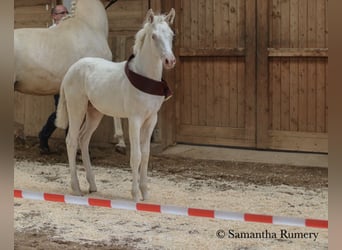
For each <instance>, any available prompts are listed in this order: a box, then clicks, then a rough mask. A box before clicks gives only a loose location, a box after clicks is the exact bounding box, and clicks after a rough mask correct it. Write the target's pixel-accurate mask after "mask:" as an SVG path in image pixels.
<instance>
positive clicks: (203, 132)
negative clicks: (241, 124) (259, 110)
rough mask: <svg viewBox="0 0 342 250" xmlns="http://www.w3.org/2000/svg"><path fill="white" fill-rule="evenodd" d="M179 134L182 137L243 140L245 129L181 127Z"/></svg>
mask: <svg viewBox="0 0 342 250" xmlns="http://www.w3.org/2000/svg"><path fill="white" fill-rule="evenodd" d="M180 131H181V134H182V135H183V136H195V137H199V136H201V137H213V135H215V136H214V137H220V138H229V139H243V138H245V135H246V130H245V129H240V128H226V127H217V126H214V127H211V126H196V125H192V126H181V127H180Z"/></svg>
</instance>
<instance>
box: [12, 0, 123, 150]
mask: <svg viewBox="0 0 342 250" xmlns="http://www.w3.org/2000/svg"><path fill="white" fill-rule="evenodd" d="M107 38H108V20H107V14H106V11H105V9H104V6H103V4H102V3H101V2H100V1H99V0H76V1H74V2H73V5H72V10H71V13H70V15H68V16H67V17H65V18H64V19H63V21H62V22H61V23H60V24H59V25H58V26H56V27H53V28H50V29H47V28H23V29H16V30H14V55H15V84H14V89H15V90H16V91H19V92H21V93H24V94H31V95H54V94H58V93H59V88H60V85H61V82H62V79H63V77H64V75H65V73H66V71H67V70H68V68H69V67H70V66H71V65H72V64H73V63H75V62H76V61H78V60H79V59H80V58H83V57H86V56H95V57H101V58H104V59H106V60H110V61H111V60H112V52H111V50H110V48H109V46H108V41H107ZM114 124H115V125H116V129H115V132H116V135H115V137H118V139H119V146H123V147H125V143H124V140H123V134H122V128H121V121H120V119H119V118H118V119H114Z"/></svg>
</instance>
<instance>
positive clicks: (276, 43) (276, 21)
mask: <svg viewBox="0 0 342 250" xmlns="http://www.w3.org/2000/svg"><path fill="white" fill-rule="evenodd" d="M270 3H272V5H271V4H270V6H269V8H270V9H269V11H270V18H269V22H270V23H269V24H267V25H270V31H269V41H270V42H269V46H270V47H273V48H280V47H281V38H280V32H281V27H280V23H281V22H280V19H281V9H280V0H273V1H270ZM265 14H266V13H265ZM267 14H268V13H267Z"/></svg>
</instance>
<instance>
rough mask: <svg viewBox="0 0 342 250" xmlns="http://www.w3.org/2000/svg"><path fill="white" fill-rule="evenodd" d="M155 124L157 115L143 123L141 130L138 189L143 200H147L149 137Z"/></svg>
mask: <svg viewBox="0 0 342 250" xmlns="http://www.w3.org/2000/svg"><path fill="white" fill-rule="evenodd" d="M156 123H157V114H155V115H153V116H151V117H150V118H149V119H148V120H146V121H145V123H144V124H143V126H142V128H141V164H140V183H139V187H140V190H141V194H142V197H143V200H146V199H148V187H147V169H148V161H149V158H150V147H151V136H152V133H153V129H154V127H155V126H156Z"/></svg>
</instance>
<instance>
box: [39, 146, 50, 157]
mask: <svg viewBox="0 0 342 250" xmlns="http://www.w3.org/2000/svg"><path fill="white" fill-rule="evenodd" d="M39 152H40V154H41V155H49V154H51V153H52V152H51V151H50V149H49V147H42V146H40V147H39Z"/></svg>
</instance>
